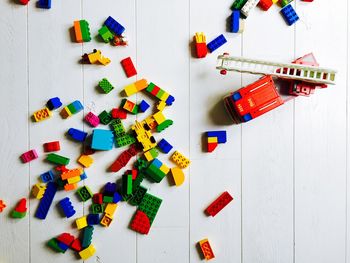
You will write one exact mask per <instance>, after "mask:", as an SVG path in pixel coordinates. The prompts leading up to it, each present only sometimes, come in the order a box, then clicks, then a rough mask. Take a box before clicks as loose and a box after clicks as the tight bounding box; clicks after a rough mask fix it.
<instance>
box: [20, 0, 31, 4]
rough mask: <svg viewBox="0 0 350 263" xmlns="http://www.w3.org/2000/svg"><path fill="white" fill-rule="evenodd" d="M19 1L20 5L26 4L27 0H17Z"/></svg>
mask: <svg viewBox="0 0 350 263" xmlns="http://www.w3.org/2000/svg"><path fill="white" fill-rule="evenodd" d="M19 2H20V3H21V4H22V5H26V4H28V2H29V0H19Z"/></svg>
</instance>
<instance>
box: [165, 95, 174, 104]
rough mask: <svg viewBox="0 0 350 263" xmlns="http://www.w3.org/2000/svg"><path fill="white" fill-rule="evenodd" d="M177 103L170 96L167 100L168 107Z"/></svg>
mask: <svg viewBox="0 0 350 263" xmlns="http://www.w3.org/2000/svg"><path fill="white" fill-rule="evenodd" d="M174 101H175V98H174V97H173V96H171V95H169V97H168V98H167V99H166V100H165V103H166V105H168V106H170V105H172V104H173V102H174Z"/></svg>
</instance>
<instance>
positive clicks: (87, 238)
mask: <svg viewBox="0 0 350 263" xmlns="http://www.w3.org/2000/svg"><path fill="white" fill-rule="evenodd" d="M93 232H94V227H93V226H87V227H85V228H84V230H83V241H82V242H81V246H82V248H87V247H88V246H90V244H91V241H92V234H93Z"/></svg>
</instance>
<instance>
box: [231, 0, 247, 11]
mask: <svg viewBox="0 0 350 263" xmlns="http://www.w3.org/2000/svg"><path fill="white" fill-rule="evenodd" d="M246 2H247V0H235V1H234V2H233V4H232V6H231V9H233V10H241V8H242V7H243V6H244V4H245V3H246Z"/></svg>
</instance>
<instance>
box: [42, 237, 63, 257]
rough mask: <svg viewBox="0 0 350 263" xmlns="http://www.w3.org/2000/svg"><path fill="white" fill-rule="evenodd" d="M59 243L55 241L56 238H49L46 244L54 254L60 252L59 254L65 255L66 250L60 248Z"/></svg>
mask: <svg viewBox="0 0 350 263" xmlns="http://www.w3.org/2000/svg"><path fill="white" fill-rule="evenodd" d="M58 243H59V242H58V241H57V239H56V238H51V239H50V240H49V241H48V242H47V246H48V247H50V248H52V249H53V250H54V251H56V252H60V253H65V252H66V250H64V249H63V248H61V247H60V246H59V244H58Z"/></svg>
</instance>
